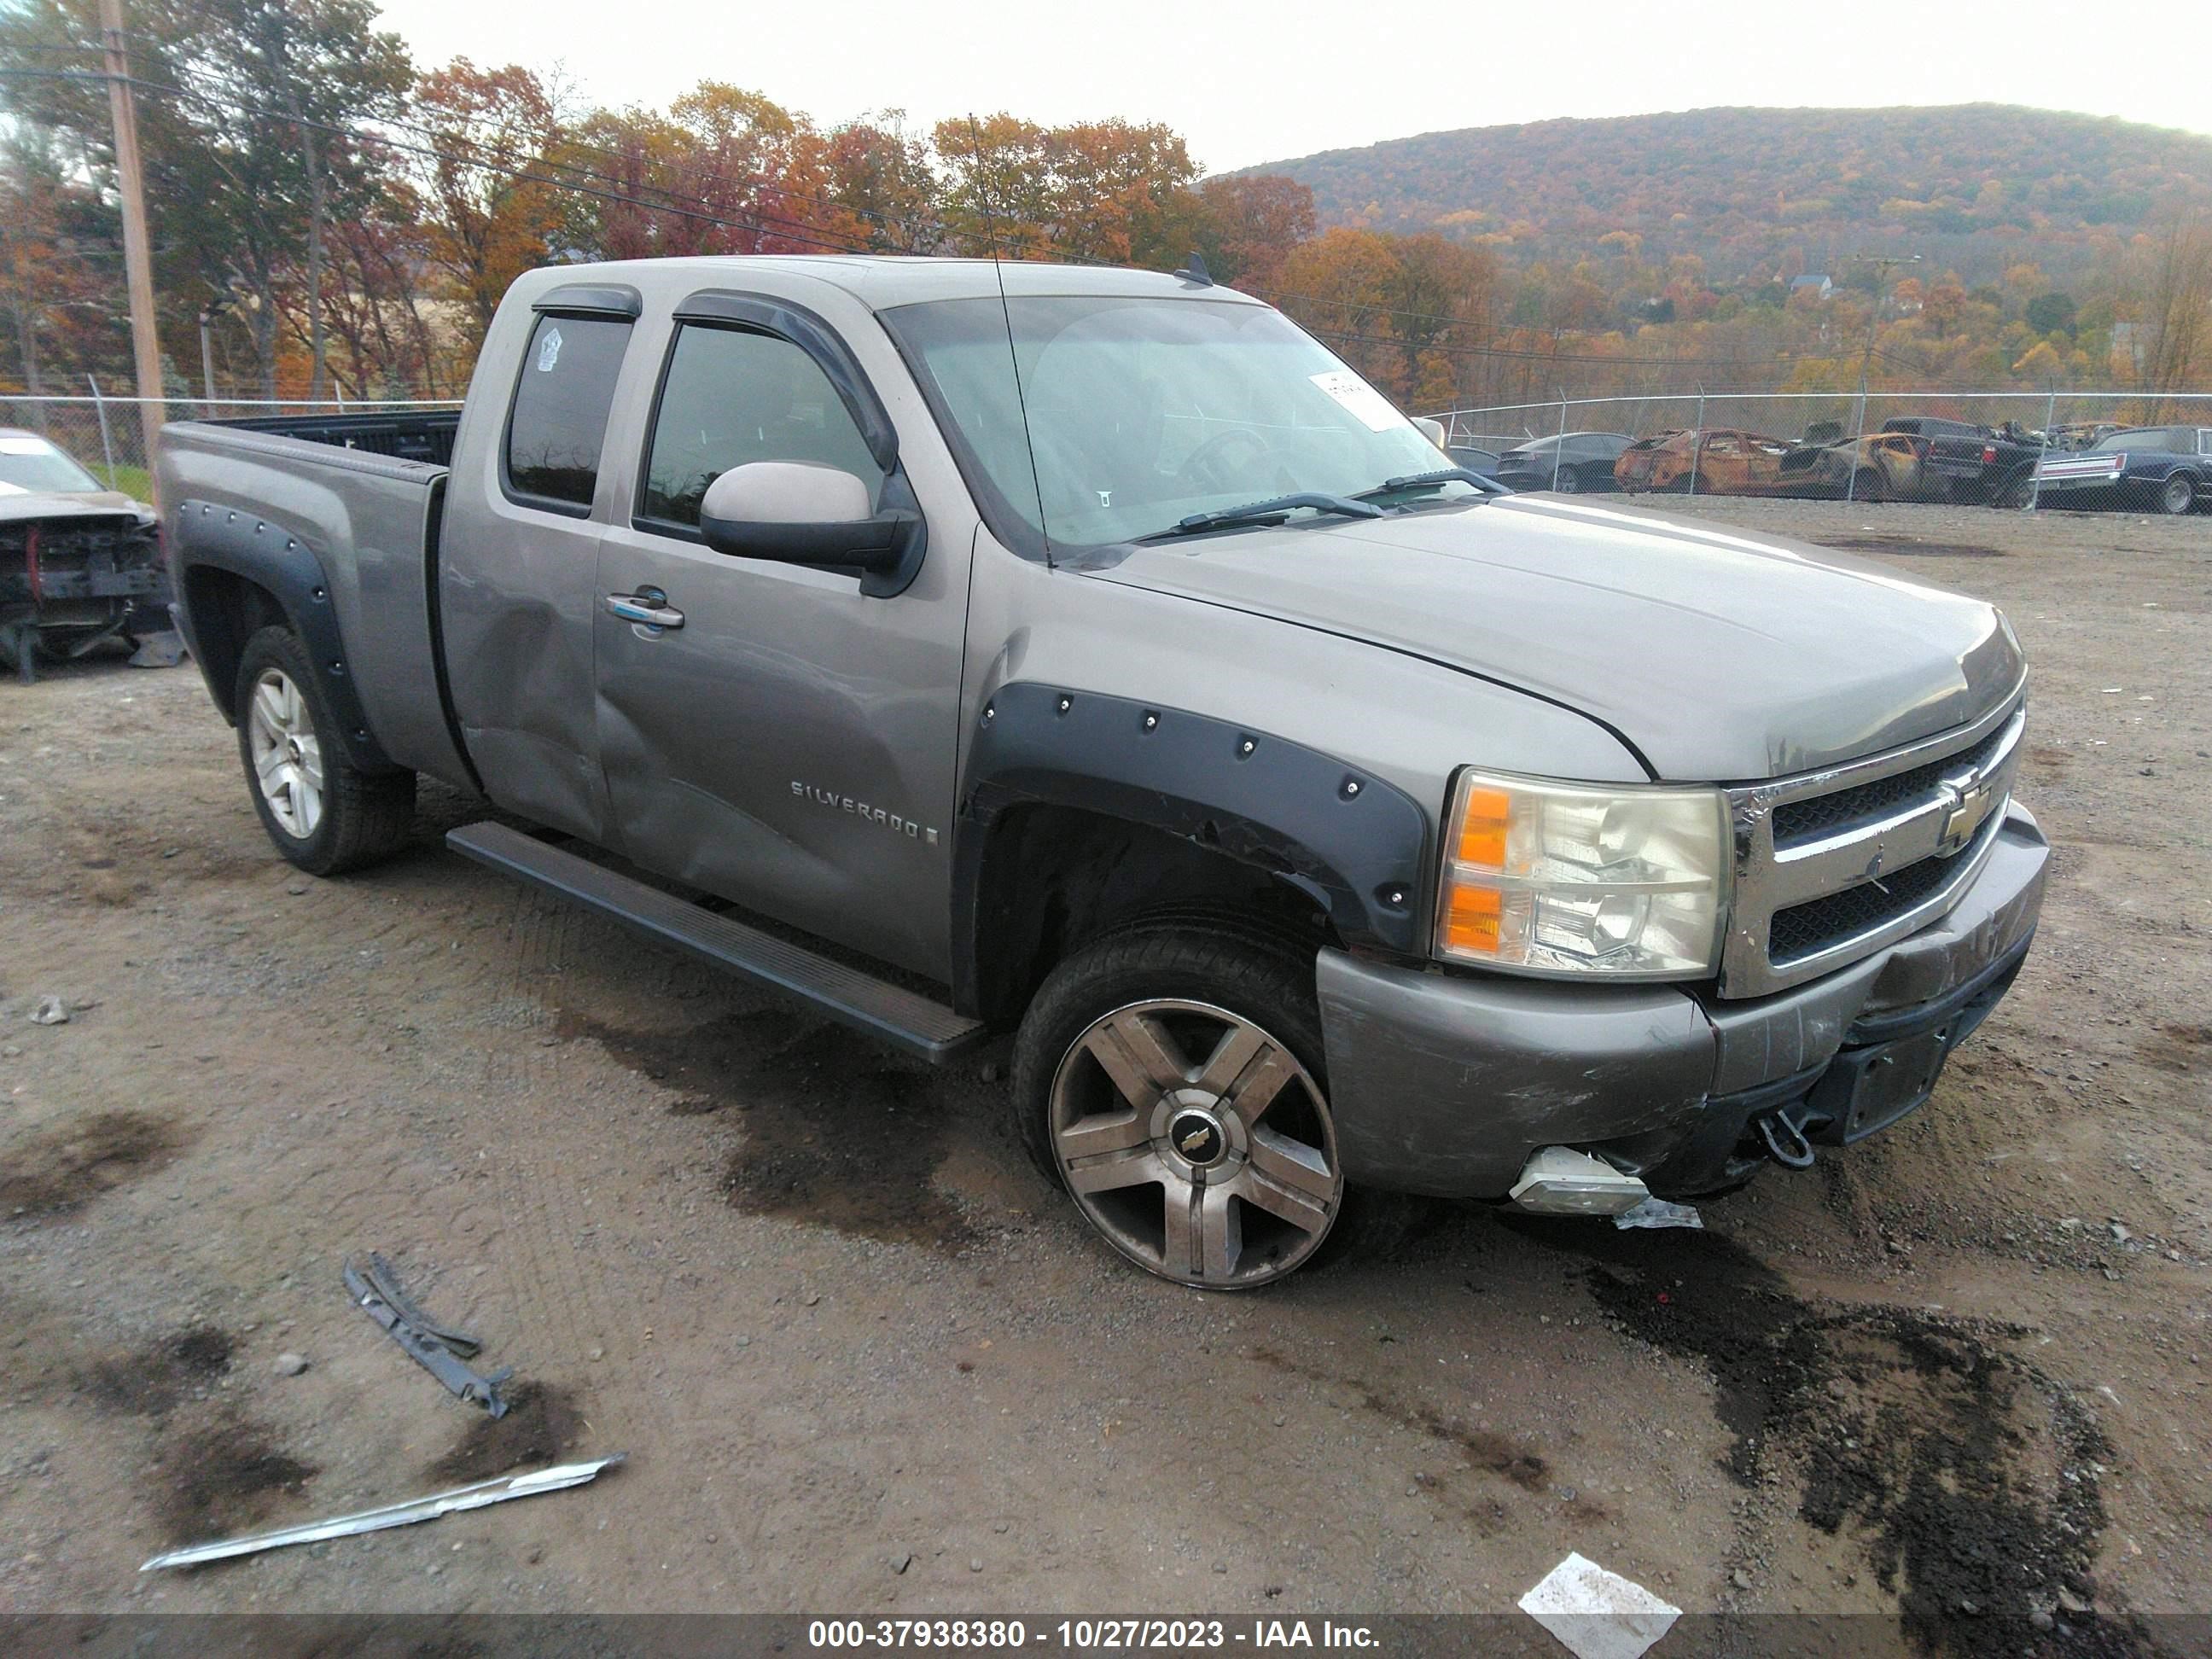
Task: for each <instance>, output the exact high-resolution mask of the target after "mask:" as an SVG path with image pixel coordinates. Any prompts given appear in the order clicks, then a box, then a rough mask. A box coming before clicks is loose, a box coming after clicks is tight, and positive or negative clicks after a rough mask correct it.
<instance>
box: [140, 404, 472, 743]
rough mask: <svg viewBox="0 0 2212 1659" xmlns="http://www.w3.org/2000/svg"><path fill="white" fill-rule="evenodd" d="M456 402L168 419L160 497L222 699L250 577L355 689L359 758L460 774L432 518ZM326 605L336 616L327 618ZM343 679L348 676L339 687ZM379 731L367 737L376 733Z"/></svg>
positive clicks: (456, 420) (455, 423) (189, 611)
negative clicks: (342, 644)
mask: <svg viewBox="0 0 2212 1659" xmlns="http://www.w3.org/2000/svg"><path fill="white" fill-rule="evenodd" d="M459 424H460V415H459V411H458V410H431V411H425V412H422V413H416V414H404V415H389V414H374V415H372V414H362V415H329V416H308V417H299V416H280V417H273V418H272V417H256V418H254V419H251V420H243V421H185V422H175V423H173V424H172V425H170V426H167V427H166V428H163V429H162V434H161V463H160V489H161V512H162V517H163V520H164V523H165V525H166V526H167V538H168V541H167V544H168V550H169V559H170V564H171V568H172V570H173V573H174V575H175V579H176V582H177V586H178V590H179V599H180V600H181V601H182V605H183V609H184V612H185V616H184V621H185V632H186V637H187V639H188V640H189V641H191V645H192V647H193V654H194V656H195V657H196V658H197V659H198V661H199V663H200V665H201V668H202V671H203V672H204V674H205V675H206V677H207V681H208V690H209V691H210V694H211V695H212V696H214V698H215V700H216V703H217V705H218V706H219V707H221V708H222V709H223V712H224V713H225V714H232V713H233V712H234V711H233V709H232V707H231V704H232V702H234V697H235V690H234V686H233V685H232V684H231V681H230V678H229V677H230V674H231V672H232V671H234V665H235V662H236V660H237V653H238V651H239V650H240V648H241V647H243V645H244V640H243V638H242V637H233V636H234V635H240V633H241V632H242V631H243V630H245V629H247V628H249V627H250V625H251V622H252V613H251V611H250V609H248V610H244V611H241V609H240V598H239V589H240V583H241V582H243V583H246V584H250V586H252V587H253V588H255V589H258V590H259V591H260V592H263V593H265V594H266V595H268V596H270V598H271V599H274V600H275V601H276V604H277V605H278V606H279V608H280V609H281V610H282V611H283V613H284V614H285V615H286V616H287V617H289V619H290V620H291V622H292V623H293V625H294V626H295V629H298V630H299V631H300V632H301V635H302V637H303V638H306V639H307V641H308V642H309V645H310V647H311V648H313V649H315V650H316V651H317V653H318V654H322V649H323V647H322V644H321V641H322V640H323V639H324V637H325V635H326V637H327V641H328V642H329V647H330V653H331V657H332V659H336V658H337V654H338V652H337V641H338V640H340V639H341V638H342V639H343V640H344V641H348V642H349V644H350V645H351V646H352V647H353V649H352V651H351V653H349V660H347V661H345V662H344V664H343V667H342V668H340V667H336V666H334V667H333V668H332V670H331V672H332V677H333V678H332V681H331V695H332V696H334V697H340V696H342V697H343V698H344V699H345V700H347V701H353V700H356V699H357V708H358V711H359V714H360V716H361V717H362V718H361V719H360V720H359V721H358V724H357V728H356V729H358V730H359V731H360V732H361V733H362V737H361V740H360V749H359V752H358V754H357V755H356V759H357V761H358V762H359V763H362V764H364V765H370V766H377V765H398V766H404V767H408V768H410V769H413V770H416V771H421V772H428V773H431V774H433V775H436V776H439V777H442V778H446V779H448V780H453V781H460V782H463V783H465V782H466V781H468V777H469V774H468V769H467V766H466V763H465V762H464V761H463V760H462V758H461V757H460V754H459V750H458V747H457V745H456V744H455V742H454V739H453V732H452V728H451V726H450V725H449V724H448V722H447V716H446V709H445V707H444V702H443V699H442V696H441V679H442V669H443V665H442V663H441V660H440V658H439V655H438V653H437V649H436V645H435V640H436V634H437V616H436V605H437V569H436V566H437V546H438V531H439V526H440V524H441V520H442V517H443V513H444V509H445V491H446V478H447V467H446V462H447V459H449V458H450V457H451V456H452V454H453V439H454V435H455V433H456V431H457V430H458V428H459ZM325 618H327V619H328V622H327V624H326V623H325V621H324V619H325ZM340 684H343V688H344V690H343V692H341V691H340V690H338V689H337V688H338V687H339V686H340ZM370 732H374V734H375V735H374V740H373V741H372V740H371V739H370V738H368V733H370Z"/></svg>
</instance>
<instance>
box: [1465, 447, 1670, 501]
mask: <svg viewBox="0 0 2212 1659" xmlns="http://www.w3.org/2000/svg"><path fill="white" fill-rule="evenodd" d="M1635 441H1636V440H1635V439H1633V438H1632V437H1630V436H1629V435H1628V434H1626V432H1567V433H1558V434H1554V435H1553V436H1551V437H1548V438H1538V439H1535V440H1534V441H1532V442H1529V443H1525V444H1522V445H1521V446H1520V447H1517V448H1515V449H1509V450H1507V451H1506V452H1505V453H1504V454H1503V455H1500V456H1499V457H1498V474H1497V476H1498V483H1502V484H1504V485H1505V486H1506V487H1507V488H1508V489H1557V490H1558V491H1559V494H1561V495H1587V494H1589V493H1590V492H1592V491H1594V490H1608V489H1613V488H1614V487H1615V486H1614V484H1613V463H1614V462H1615V461H1617V460H1619V459H1620V456H1621V452H1622V451H1623V450H1625V449H1626V448H1627V447H1629V445H1631V444H1632V443H1634V442H1635Z"/></svg>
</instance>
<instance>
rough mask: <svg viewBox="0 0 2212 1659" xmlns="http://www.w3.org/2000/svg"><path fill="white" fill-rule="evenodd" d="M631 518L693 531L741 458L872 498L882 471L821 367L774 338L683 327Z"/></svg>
mask: <svg viewBox="0 0 2212 1659" xmlns="http://www.w3.org/2000/svg"><path fill="white" fill-rule="evenodd" d="M652 443H653V447H652V449H651V451H650V452H649V453H648V455H647V460H646V469H645V492H644V496H643V499H642V501H641V502H640V503H639V516H640V517H641V518H644V519H651V520H659V522H661V523H663V524H676V525H684V526H696V525H697V524H698V522H699V503H700V501H701V500H702V498H703V497H704V496H705V495H706V493H707V486H708V484H710V483H714V480H715V479H716V478H718V477H721V475H722V474H723V473H725V472H726V471H729V470H730V469H731V468H732V467H733V466H743V465H745V463H747V462H748V461H814V462H817V463H819V464H820V465H824V466H834V467H837V468H839V469H840V470H842V471H846V472H850V473H853V474H854V475H855V476H856V477H860V479H861V480H862V481H863V482H864V483H866V484H867V486H868V491H869V495H870V496H871V497H872V498H874V497H876V496H878V495H880V492H881V490H882V488H883V482H884V474H883V469H882V468H880V467H878V465H876V461H875V457H874V456H873V455H872V454H871V453H869V451H868V445H867V441H866V439H864V438H863V437H861V435H860V428H859V427H857V426H855V425H854V423H853V416H852V413H851V411H850V410H848V409H847V408H846V407H845V401H844V399H843V398H840V397H839V396H838V395H837V388H836V386H832V385H831V384H830V383H829V376H828V375H826V374H823V372H822V368H821V365H819V364H818V363H817V362H815V361H814V359H813V358H811V357H810V356H807V355H806V353H805V352H804V351H802V350H800V349H799V347H797V346H795V345H793V343H791V342H790V341H788V340H787V339H784V338H782V337H781V336H779V335H775V334H763V333H759V332H757V331H754V330H751V329H743V328H724V327H717V326H713V325H706V324H701V323H686V324H684V325H683V326H682V328H681V330H680V331H678V334H677V337H676V346H675V349H674V351H673V352H672V353H671V355H670V357H669V360H668V374H667V379H666V380H665V381H664V382H663V384H662V386H661V389H660V405H659V408H658V409H657V410H654V411H653V440H652Z"/></svg>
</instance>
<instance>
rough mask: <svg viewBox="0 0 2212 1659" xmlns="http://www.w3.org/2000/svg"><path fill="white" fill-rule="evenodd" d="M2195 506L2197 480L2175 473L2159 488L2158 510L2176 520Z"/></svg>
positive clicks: (2184, 474) (2185, 474)
mask: <svg viewBox="0 0 2212 1659" xmlns="http://www.w3.org/2000/svg"><path fill="white" fill-rule="evenodd" d="M2196 505H2197V480H2196V479H2194V478H2192V477H2190V476H2189V475H2188V474H2187V473H2186V472H2177V473H2175V474H2173V476H2172V477H2169V478H2168V479H2167V480H2166V482H2165V483H2162V484H2160V486H2159V490H2158V510H2159V511H2160V512H2161V513H2165V514H2166V516H2167V517H2169V518H2175V519H2178V518H2179V517H2181V515H2182V514H2183V513H2187V512H2188V511H2189V510H2190V509H2191V508H2192V507H2195V506H2196Z"/></svg>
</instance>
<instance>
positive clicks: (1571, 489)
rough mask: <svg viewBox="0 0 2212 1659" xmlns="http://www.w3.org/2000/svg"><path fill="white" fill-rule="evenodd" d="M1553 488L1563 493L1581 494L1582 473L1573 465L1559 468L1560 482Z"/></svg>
mask: <svg viewBox="0 0 2212 1659" xmlns="http://www.w3.org/2000/svg"><path fill="white" fill-rule="evenodd" d="M1552 488H1553V489H1556V490H1558V491H1559V494H1561V495H1581V494H1582V489H1583V480H1582V475H1581V474H1580V473H1578V472H1577V471H1575V470H1574V468H1572V467H1571V466H1563V467H1561V468H1560V469H1559V482H1558V483H1555V484H1553V486H1552Z"/></svg>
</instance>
